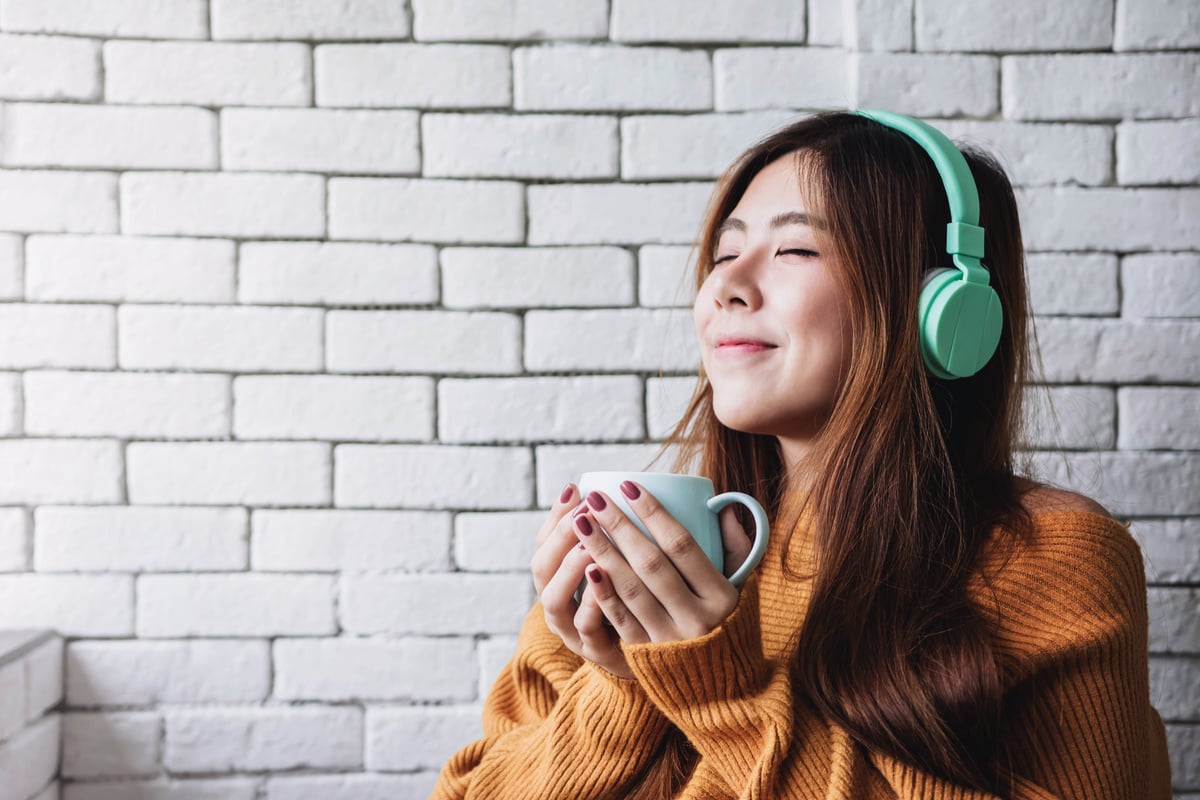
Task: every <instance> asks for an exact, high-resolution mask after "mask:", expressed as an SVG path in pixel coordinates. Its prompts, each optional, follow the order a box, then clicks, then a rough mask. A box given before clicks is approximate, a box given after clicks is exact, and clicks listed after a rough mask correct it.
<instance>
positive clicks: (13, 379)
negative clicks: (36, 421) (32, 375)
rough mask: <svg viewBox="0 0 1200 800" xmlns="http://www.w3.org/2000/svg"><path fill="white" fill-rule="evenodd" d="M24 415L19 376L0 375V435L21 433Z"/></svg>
mask: <svg viewBox="0 0 1200 800" xmlns="http://www.w3.org/2000/svg"><path fill="white" fill-rule="evenodd" d="M24 413H25V412H24V400H23V397H22V391H21V376H20V374H18V373H16V372H6V373H0V435H4V436H11V435H14V434H19V433H21V429H22V428H23V427H24V423H23V421H22V418H23V417H24Z"/></svg>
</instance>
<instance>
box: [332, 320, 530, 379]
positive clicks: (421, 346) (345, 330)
mask: <svg viewBox="0 0 1200 800" xmlns="http://www.w3.org/2000/svg"><path fill="white" fill-rule="evenodd" d="M326 320H327V322H326V329H327V332H326V343H327V344H326V346H327V348H328V351H327V352H328V355H327V364H326V366H327V368H328V369H329V371H331V372H433V373H441V374H451V375H452V374H455V373H464V372H466V373H482V374H492V375H495V374H504V373H513V372H517V371H518V370H519V369H520V365H521V339H520V337H521V324H520V319H519V318H518V317H516V316H514V315H511V314H502V313H488V312H471V313H465V312H454V311H330V312H329V313H328V315H327V316H326Z"/></svg>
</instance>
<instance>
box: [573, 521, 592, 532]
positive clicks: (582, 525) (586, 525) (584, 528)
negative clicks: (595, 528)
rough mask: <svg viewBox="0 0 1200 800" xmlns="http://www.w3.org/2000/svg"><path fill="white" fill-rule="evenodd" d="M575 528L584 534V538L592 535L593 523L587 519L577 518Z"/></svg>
mask: <svg viewBox="0 0 1200 800" xmlns="http://www.w3.org/2000/svg"><path fill="white" fill-rule="evenodd" d="M575 527H576V528H578V529H579V532H580V533H582V534H583V535H584V536H591V535H592V523H590V522H588V518H587V517H576V518H575Z"/></svg>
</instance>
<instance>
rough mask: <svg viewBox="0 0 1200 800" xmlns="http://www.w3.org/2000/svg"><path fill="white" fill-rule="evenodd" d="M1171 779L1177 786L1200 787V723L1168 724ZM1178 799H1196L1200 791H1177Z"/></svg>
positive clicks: (1199, 795)
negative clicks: (1193, 792) (1195, 792)
mask: <svg viewBox="0 0 1200 800" xmlns="http://www.w3.org/2000/svg"><path fill="white" fill-rule="evenodd" d="M1166 727H1167V751H1168V752H1169V753H1170V754H1171V780H1172V781H1173V782H1174V783H1175V785H1176V786H1186V787H1189V788H1194V787H1200V725H1167V726H1166ZM1174 796H1175V797H1176V798H1177V799H1178V800H1195V798H1196V797H1200V793H1197V794H1192V793H1190V792H1185V793H1178V792H1177V793H1176V794H1175V795H1174Z"/></svg>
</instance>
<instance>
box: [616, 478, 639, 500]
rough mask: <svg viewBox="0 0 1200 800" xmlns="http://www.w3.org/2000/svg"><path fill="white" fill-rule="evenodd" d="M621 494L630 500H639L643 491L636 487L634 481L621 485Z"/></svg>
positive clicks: (624, 482)
mask: <svg viewBox="0 0 1200 800" xmlns="http://www.w3.org/2000/svg"><path fill="white" fill-rule="evenodd" d="M621 494H623V495H625V496H626V497H628V498H629V499H630V500H637V499H638V498H639V497H641V496H642V492H641V490H640V489H638V488H637V486H635V485H634V483H633V481H623V482H622V483H621Z"/></svg>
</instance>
